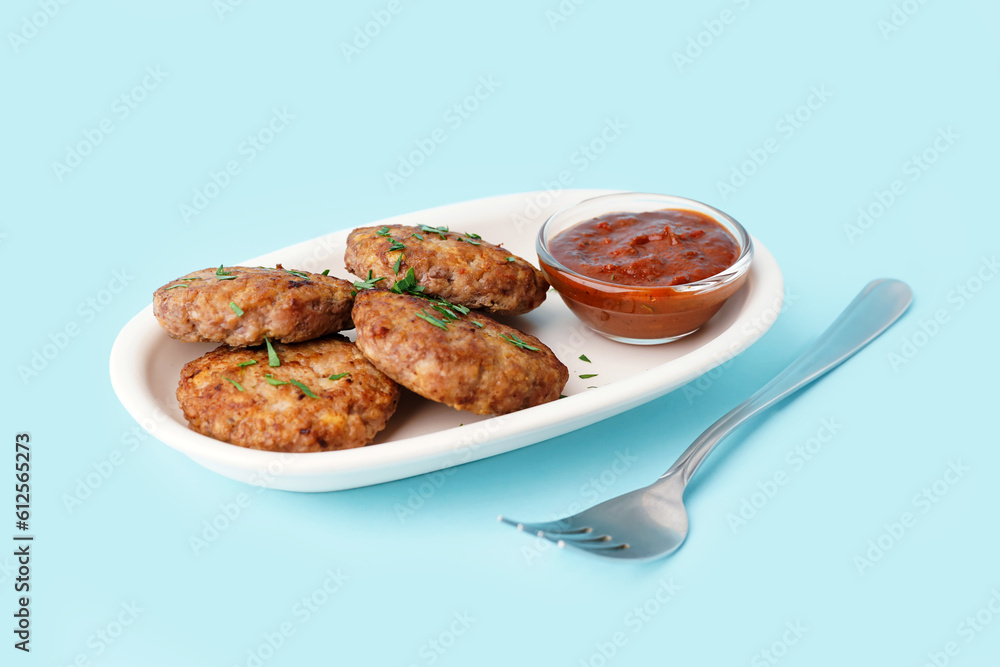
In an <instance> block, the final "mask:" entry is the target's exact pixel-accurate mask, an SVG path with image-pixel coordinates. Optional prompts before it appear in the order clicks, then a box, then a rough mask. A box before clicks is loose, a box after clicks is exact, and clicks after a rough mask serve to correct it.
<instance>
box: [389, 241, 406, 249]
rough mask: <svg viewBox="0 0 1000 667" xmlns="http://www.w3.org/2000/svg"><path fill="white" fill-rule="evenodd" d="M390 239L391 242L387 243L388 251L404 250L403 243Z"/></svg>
mask: <svg viewBox="0 0 1000 667" xmlns="http://www.w3.org/2000/svg"><path fill="white" fill-rule="evenodd" d="M390 240H391V241H392V243H390V244H389V250H390V252H391V251H393V250H405V249H406V245H405V244H403V243H400V242H399V241H397V240H396V239H390Z"/></svg>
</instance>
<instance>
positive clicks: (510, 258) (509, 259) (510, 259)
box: [507, 257, 517, 262]
mask: <svg viewBox="0 0 1000 667" xmlns="http://www.w3.org/2000/svg"><path fill="white" fill-rule="evenodd" d="M507 261H508V262H515V261H517V260H515V259H514V258H513V257H508V258H507Z"/></svg>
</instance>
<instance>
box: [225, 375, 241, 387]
mask: <svg viewBox="0 0 1000 667" xmlns="http://www.w3.org/2000/svg"><path fill="white" fill-rule="evenodd" d="M222 379H223V380H225V381H226V382H232V383H233V386H234V387H236V388H237V389H239V390H240V391H243V385H241V384H240V383H239V382H237V381H236V380H231V379H230V378H227V377H226V376H225V375H223V376H222Z"/></svg>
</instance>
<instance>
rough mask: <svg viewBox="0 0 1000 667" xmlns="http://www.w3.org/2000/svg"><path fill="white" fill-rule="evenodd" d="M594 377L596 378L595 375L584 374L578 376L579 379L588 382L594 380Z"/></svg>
mask: <svg viewBox="0 0 1000 667" xmlns="http://www.w3.org/2000/svg"><path fill="white" fill-rule="evenodd" d="M595 377H597V373H584V374H583V375H581V376H580V379H581V380H589V379H590V378H595Z"/></svg>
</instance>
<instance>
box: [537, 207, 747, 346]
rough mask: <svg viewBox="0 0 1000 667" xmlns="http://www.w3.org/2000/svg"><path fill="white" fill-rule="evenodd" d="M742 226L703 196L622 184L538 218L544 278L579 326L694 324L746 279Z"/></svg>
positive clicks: (687, 328) (639, 332) (615, 332)
mask: <svg viewBox="0 0 1000 667" xmlns="http://www.w3.org/2000/svg"><path fill="white" fill-rule="evenodd" d="M752 254H753V249H752V244H751V242H750V237H749V235H748V234H747V233H746V230H744V229H743V227H742V226H741V225H740V224H739V223H738V222H736V221H735V220H733V219H732V218H730V217H729V216H727V215H726V214H724V213H722V212H721V211H718V210H717V209H714V208H712V207H710V206H707V205H705V204H702V203H700V202H695V201H693V200H689V199H682V198H679V197H669V196H667V195H647V194H638V193H626V194H616V195H605V196H603V197H595V198H593V199H588V200H586V201H584V202H581V203H580V204H577V205H576V206H573V207H570V208H569V209H566V210H563V211H560V212H559V213H556V214H555V215H553V216H552V217H551V218H549V220H548V221H546V223H545V224H544V225H543V226H542V230H541V231H540V232H539V237H538V257H539V262H540V266H541V270H542V272H543V273H544V274H545V277H546V278H547V279H548V281H549V283H551V284H552V286H553V287H555V289H556V291H558V292H559V295H560V296H561V297H562V298H563V300H564V301H565V302H566V304H567V306H569V308H570V310H572V311H573V313H574V314H575V315H576V316H577V317H579V318H580V319H581V320H582V321H583V322H584V323H585V324H586V325H587V326H589V327H590V328H592V329H594V330H595V331H597V332H598V333H601V334H603V335H605V336H607V337H609V338H612V339H615V340H619V341H622V342H626V343H636V344H646V345H649V344H656V343H664V342H669V341H672V340H676V339H678V338H680V337H682V336H686V335H687V334H689V333H692V332H693V331H696V330H697V329H698V328H699V327H701V326H702V325H703V324H704V323H705V322H707V321H708V319H709V318H711V317H712V316H713V315H714V314H715V313H716V312H718V310H719V309H720V308H721V307H722V305H723V304H724V303H725V301H726V299H728V298H729V297H730V296H732V295H733V294H735V293H736V291H737V290H739V289H740V287H742V286H743V284H744V283H745V282H746V278H747V270H748V269H749V266H750V261H751V259H752Z"/></svg>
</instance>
